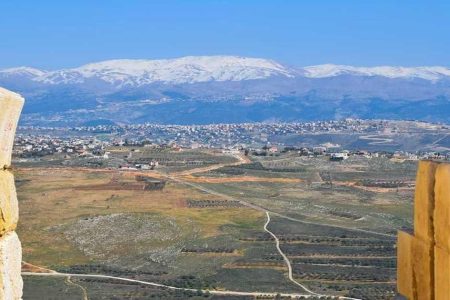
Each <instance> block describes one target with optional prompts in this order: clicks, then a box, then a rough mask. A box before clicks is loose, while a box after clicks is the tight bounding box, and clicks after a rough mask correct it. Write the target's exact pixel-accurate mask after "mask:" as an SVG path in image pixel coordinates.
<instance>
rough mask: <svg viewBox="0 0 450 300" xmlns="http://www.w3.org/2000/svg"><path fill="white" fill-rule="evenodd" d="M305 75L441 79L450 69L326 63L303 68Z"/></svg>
mask: <svg viewBox="0 0 450 300" xmlns="http://www.w3.org/2000/svg"><path fill="white" fill-rule="evenodd" d="M303 70H304V76H305V77H309V78H325V77H334V76H339V75H354V76H383V77H388V78H421V79H425V80H431V81H435V80H439V79H441V78H443V77H447V76H450V69H449V68H445V67H409V68H408V67H391V66H380V67H353V66H345V65H333V64H324V65H317V66H310V67H305V68H303Z"/></svg>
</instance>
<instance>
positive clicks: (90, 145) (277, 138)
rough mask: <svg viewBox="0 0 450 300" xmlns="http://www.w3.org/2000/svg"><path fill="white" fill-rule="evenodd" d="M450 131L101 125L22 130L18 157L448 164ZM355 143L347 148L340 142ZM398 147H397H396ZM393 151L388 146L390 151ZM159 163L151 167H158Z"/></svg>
mask: <svg viewBox="0 0 450 300" xmlns="http://www.w3.org/2000/svg"><path fill="white" fill-rule="evenodd" d="M405 135H406V136H407V135H411V136H421V135H423V136H425V137H427V138H428V139H429V137H430V136H435V139H434V140H431V139H430V141H428V142H427V143H423V146H422V147H421V148H417V147H415V148H416V149H417V150H416V151H405V150H404V149H403V148H404V147H402V145H401V141H400V142H399V141H395V139H396V137H403V136H405ZM449 136H450V126H449V125H446V124H431V123H424V122H416V121H387V120H358V119H345V120H341V121H317V122H306V123H244V124H213V125H189V126H185V125H159V124H139V125H123V126H119V125H98V126H85V127H71V128H60V127H55V128H49V127H33V126H32V127H20V128H19V131H18V135H17V137H16V140H15V146H14V156H15V157H16V158H20V159H35V158H39V157H44V156H48V155H53V154H61V155H64V157H65V158H66V159H69V158H73V157H87V158H98V159H108V158H109V155H110V152H109V151H108V150H109V149H110V148H111V147H123V146H131V147H147V148H153V149H170V150H175V151H183V150H187V149H216V150H219V151H222V152H223V153H228V154H236V153H245V154H246V155H249V154H250V155H258V156H261V155H277V154H279V153H286V152H295V153H297V154H298V155H301V156H318V155H328V156H329V157H330V160H344V159H346V158H348V157H349V156H351V155H364V156H367V157H373V156H375V157H378V156H383V157H389V158H396V159H406V160H418V159H427V158H434V159H444V160H449V159H450V151H449V147H450V145H449V143H450V138H449ZM352 139H353V140H354V142H350V143H347V144H346V145H345V144H343V143H338V142H336V140H337V141H339V140H342V141H348V140H352ZM396 145H397V146H396ZM388 146H389V147H388ZM157 163H158V162H153V164H157Z"/></svg>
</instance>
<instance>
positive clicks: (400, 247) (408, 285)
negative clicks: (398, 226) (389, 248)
mask: <svg viewBox="0 0 450 300" xmlns="http://www.w3.org/2000/svg"><path fill="white" fill-rule="evenodd" d="M413 239H414V237H413V236H412V235H410V234H408V233H406V232H403V231H399V232H398V236H397V290H398V292H399V293H400V294H402V295H403V296H405V297H407V298H408V299H413V268H412V243H413Z"/></svg>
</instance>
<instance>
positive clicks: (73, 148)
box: [13, 134, 110, 158]
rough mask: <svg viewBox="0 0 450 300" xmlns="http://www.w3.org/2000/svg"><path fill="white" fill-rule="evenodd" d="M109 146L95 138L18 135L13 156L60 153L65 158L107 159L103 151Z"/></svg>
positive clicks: (39, 155) (37, 155)
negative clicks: (65, 156)
mask: <svg viewBox="0 0 450 300" xmlns="http://www.w3.org/2000/svg"><path fill="white" fill-rule="evenodd" d="M109 145H110V143H109V142H103V141H100V140H98V139H95V138H76V137H72V138H55V137H52V136H34V135H21V134H19V135H17V137H16V139H15V141H14V148H13V155H14V156H15V157H21V158H29V157H42V156H46V155H52V154H55V153H61V154H65V155H67V156H80V157H83V156H85V157H88V156H90V157H102V158H108V152H106V151H105V149H106V147H108V146H109Z"/></svg>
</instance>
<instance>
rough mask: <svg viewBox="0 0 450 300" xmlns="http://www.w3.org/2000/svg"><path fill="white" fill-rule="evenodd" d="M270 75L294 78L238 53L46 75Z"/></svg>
mask: <svg viewBox="0 0 450 300" xmlns="http://www.w3.org/2000/svg"><path fill="white" fill-rule="evenodd" d="M271 76H287V77H292V76H293V74H291V71H290V70H289V69H287V68H286V67H284V66H282V65H280V64H278V63H276V62H274V61H270V60H266V59H260V58H245V57H237V56H186V57H181V58H176V59H160V60H143V59H139V60H133V59H117V60H108V61H102V62H97V63H91V64H87V65H84V66H81V67H79V68H75V69H68V70H60V71H55V72H50V73H48V74H46V76H44V77H43V78H41V80H42V81H44V82H47V83H81V82H83V81H84V80H85V79H87V78H96V79H101V80H103V81H106V82H109V83H116V84H120V85H142V84H149V83H153V82H163V83H175V84H180V83H194V82H207V81H240V80H250V79H262V78H267V77H271Z"/></svg>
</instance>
